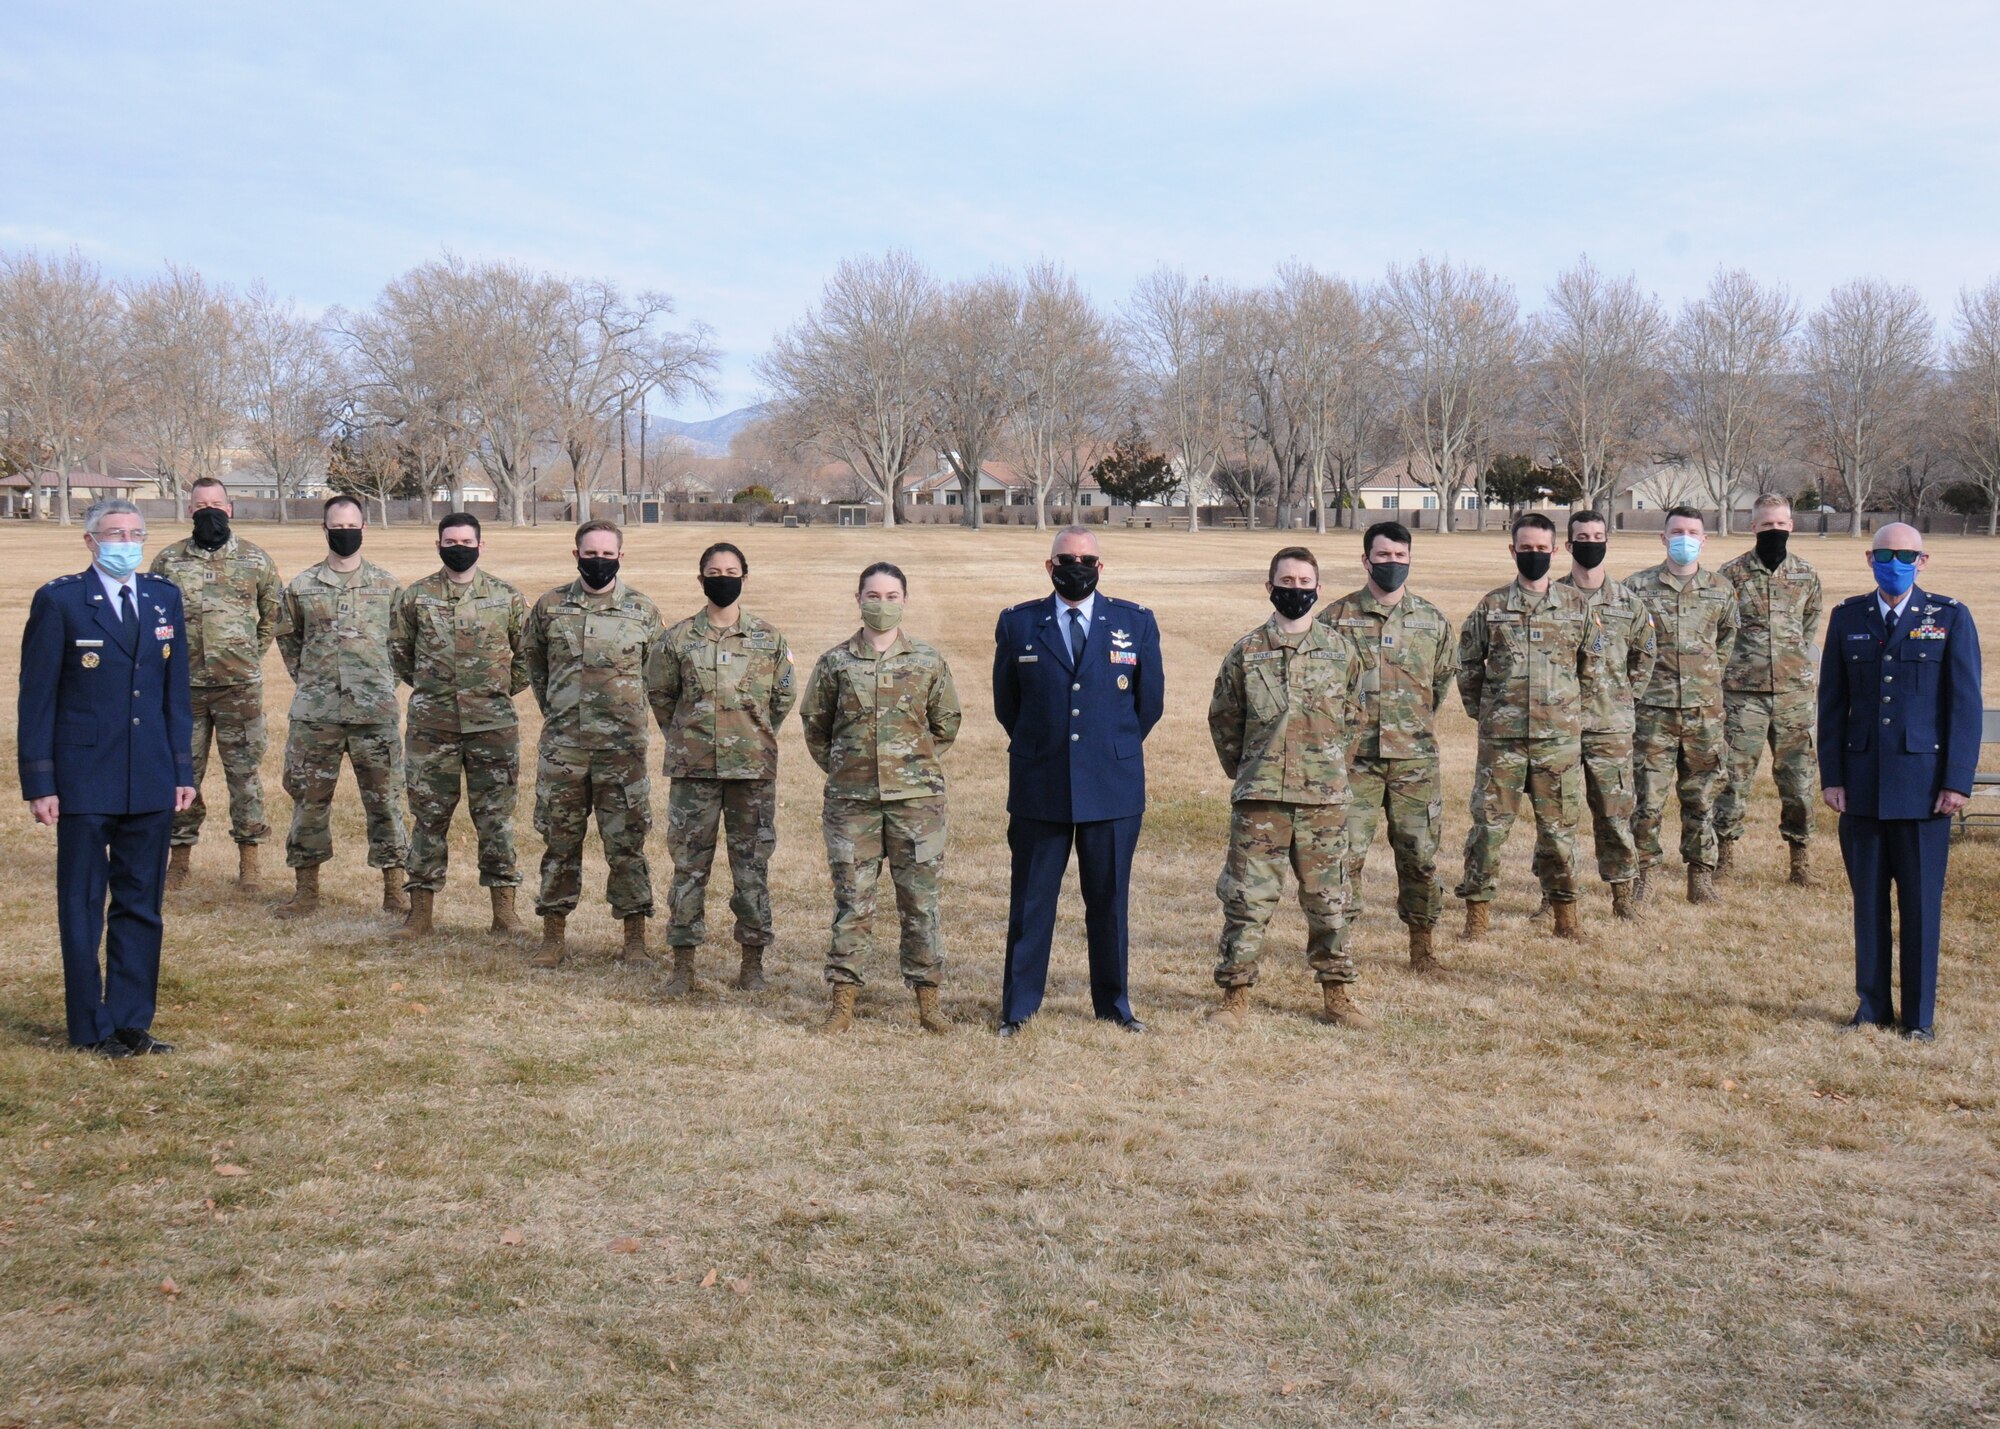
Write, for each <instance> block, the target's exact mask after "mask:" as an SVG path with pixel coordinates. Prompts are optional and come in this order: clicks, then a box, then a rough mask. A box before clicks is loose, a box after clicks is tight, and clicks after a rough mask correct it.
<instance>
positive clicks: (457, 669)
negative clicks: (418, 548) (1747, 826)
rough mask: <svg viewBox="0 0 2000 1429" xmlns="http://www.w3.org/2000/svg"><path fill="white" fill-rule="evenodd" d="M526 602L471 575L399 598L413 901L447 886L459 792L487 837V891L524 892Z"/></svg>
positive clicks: (395, 631)
mask: <svg viewBox="0 0 2000 1429" xmlns="http://www.w3.org/2000/svg"><path fill="white" fill-rule="evenodd" d="M527 625H528V602H527V601H526V600H525V599H524V598H523V597H522V595H521V592H520V591H518V590H516V589H514V587H513V586H511V585H509V584H507V582H505V581H503V580H500V579H498V578H496V577H494V576H489V575H488V574H486V572H485V571H483V570H480V569H478V568H476V567H475V568H474V570H473V572H472V579H471V580H469V581H467V582H465V583H464V584H463V585H461V584H459V583H457V582H456V581H453V580H452V579H451V577H450V576H449V575H448V574H447V573H445V572H444V571H437V572H435V573H433V574H431V575H428V576H425V577H424V578H423V579H422V580H420V581H418V582H417V583H416V584H415V585H413V586H410V587H409V588H408V589H406V590H405V591H404V592H403V593H402V594H401V595H400V596H398V597H397V599H396V609H395V612H394V614H393V616H392V617H391V621H390V633H389V654H390V656H391V658H392V659H393V660H394V661H395V665H396V678H397V679H399V680H401V681H402V682H403V683H404V684H406V685H408V686H409V687H410V719H409V732H408V736H407V738H408V752H409V761H408V764H409V780H408V786H409V793H410V877H409V884H408V887H409V888H410V889H411V891H413V892H418V893H436V892H438V891H439V890H441V889H442V888H443V887H444V875H445V867H446V865H447V863H448V862H449V859H450V851H451V849H450V838H451V817H452V815H453V814H454V813H455V812H457V810H458V796H459V787H460V785H461V784H463V786H464V790H465V802H466V804H467V806H468V807H469V809H470V810H471V813H472V827H473V829H474V830H475V832H476V833H477V834H478V838H479V882H480V883H481V885H483V886H484V887H487V888H516V887H519V886H520V882H521V870H520V866H519V864H517V863H516V862H515V858H514V801H515V799H516V797H517V796H518V795H519V793H520V786H521V727H520V726H521V721H520V716H519V715H517V714H515V713H514V696H515V695H517V694H519V693H520V692H521V691H522V690H525V689H526V688H528V661H527V656H526V655H525V654H524V653H523V652H522V648H521V646H522V641H523V639H524V637H525V635H526V631H527Z"/></svg>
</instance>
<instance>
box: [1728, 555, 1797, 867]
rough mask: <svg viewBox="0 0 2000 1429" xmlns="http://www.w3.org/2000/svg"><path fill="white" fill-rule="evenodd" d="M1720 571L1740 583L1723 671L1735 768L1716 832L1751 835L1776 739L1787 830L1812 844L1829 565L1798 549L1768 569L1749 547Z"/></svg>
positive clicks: (1790, 837) (1791, 838)
mask: <svg viewBox="0 0 2000 1429" xmlns="http://www.w3.org/2000/svg"><path fill="white" fill-rule="evenodd" d="M1720 575H1721V576H1722V578H1723V579H1724V580H1726V581H1728V582H1729V583H1730V584H1731V585H1732V586H1734V587H1735V588H1736V617H1737V621H1738V628H1737V633H1736V648H1735V650H1734V651H1733V652H1731V654H1730V657H1729V667H1728V669H1726V670H1725V671H1724V672H1723V676H1722V709H1723V716H1722V725H1723V736H1724V738H1725V740H1726V741H1727V743H1728V746H1729V753H1728V760H1729V777H1728V780H1727V782H1726V783H1725V784H1724V785H1723V789H1722V794H1721V797H1719V798H1718V799H1717V800H1716V801H1715V835H1716V837H1717V838H1719V839H1740V838H1742V837H1743V814H1744V810H1745V807H1746V806H1747V805H1748V804H1749V802H1750V785H1751V782H1752V781H1753V780H1755V779H1756V777H1757V762H1758V761H1759V760H1760V759H1761V758H1762V757H1763V754H1764V746H1765V745H1766V744H1767V743H1768V744H1769V745H1770V748H1771V775H1772V778H1773V779H1774V780H1776V782H1777V785H1778V801H1779V808H1780V813H1779V824H1778V828H1779V832H1780V833H1781V834H1783V836H1784V838H1785V841H1786V842H1787V843H1792V844H1798V845H1801V846H1803V845H1805V844H1808V843H1810V842H1811V841H1812V834H1813V813H1814V810H1813V785H1814V783H1815V782H1816V780H1817V777H1818V773H1819V768H1818V759H1817V756H1816V755H1815V753H1814V750H1813V733H1814V725H1815V724H1816V723H1817V721H1818V719H1819V708H1818V699H1817V695H1816V692H1815V681H1814V676H1815V670H1814V666H1815V665H1816V663H1817V661H1818V659H1819V653H1818V651H1816V650H1815V649H1814V648H1813V642H1814V640H1815V639H1817V638H1818V635H1819V610H1820V588H1819V573H1818V572H1817V571H1815V570H1814V569H1813V568H1812V567H1811V566H1809V565H1807V564H1806V563H1805V562H1804V561H1802V560H1800V559H1799V558H1798V557H1797V556H1793V555H1787V556H1786V557H1785V559H1784V561H1783V562H1782V563H1780V564H1779V566H1778V568H1777V569H1776V570H1775V571H1772V570H1766V569H1765V568H1764V563H1763V562H1762V561H1760V560H1758V559H1757V553H1756V552H1755V551H1745V552H1744V553H1743V554H1742V555H1740V556H1738V557H1737V558H1736V559H1735V560H1733V561H1731V562H1730V563H1729V564H1728V565H1726V566H1724V567H1723V568H1722V570H1721V572H1720Z"/></svg>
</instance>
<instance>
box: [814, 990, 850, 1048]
mask: <svg viewBox="0 0 2000 1429" xmlns="http://www.w3.org/2000/svg"><path fill="white" fill-rule="evenodd" d="M857 991H859V989H857V988H856V987H855V986H854V984H853V983H851V982H837V983H835V984H834V985H833V1005H832V1006H831V1007H829V1008H828V1009H827V1011H826V1021H824V1022H822V1023H820V1025H819V1030H820V1031H822V1032H824V1033H826V1034H827V1035H829V1036H834V1035H837V1034H839V1033H842V1032H845V1031H846V1030H847V1029H848V1028H850V1027H852V1026H853V1025H854V995H855V993H856V992H857Z"/></svg>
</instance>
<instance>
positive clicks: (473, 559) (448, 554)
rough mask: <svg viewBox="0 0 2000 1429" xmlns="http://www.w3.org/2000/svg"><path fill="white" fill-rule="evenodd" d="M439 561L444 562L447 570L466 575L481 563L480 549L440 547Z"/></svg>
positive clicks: (474, 547)
mask: <svg viewBox="0 0 2000 1429" xmlns="http://www.w3.org/2000/svg"><path fill="white" fill-rule="evenodd" d="M438 559H439V560H441V561H443V562H444V564H445V569H446V570H452V571H457V572H458V573H459V574H460V575H464V574H465V573H466V572H467V571H469V570H471V569H472V568H473V567H474V566H475V565H477V564H478V563H479V547H477V546H439V547H438Z"/></svg>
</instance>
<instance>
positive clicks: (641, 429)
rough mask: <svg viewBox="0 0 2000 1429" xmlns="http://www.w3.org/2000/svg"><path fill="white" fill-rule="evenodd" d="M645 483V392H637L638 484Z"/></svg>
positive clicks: (642, 484)
mask: <svg viewBox="0 0 2000 1429" xmlns="http://www.w3.org/2000/svg"><path fill="white" fill-rule="evenodd" d="M645 484H646V393H645V390H644V389H643V388H642V389H640V392H639V485H640V486H641V487H644V486H645Z"/></svg>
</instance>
